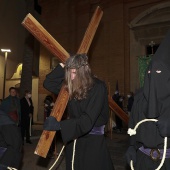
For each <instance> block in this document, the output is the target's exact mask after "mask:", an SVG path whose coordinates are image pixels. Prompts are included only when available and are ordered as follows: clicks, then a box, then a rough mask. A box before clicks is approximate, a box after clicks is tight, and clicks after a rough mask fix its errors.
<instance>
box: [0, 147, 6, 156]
mask: <svg viewBox="0 0 170 170" xmlns="http://www.w3.org/2000/svg"><path fill="white" fill-rule="evenodd" d="M6 150H7V148H3V147H0V158H1V157H2V156H3V154H4V153H5V151H6Z"/></svg>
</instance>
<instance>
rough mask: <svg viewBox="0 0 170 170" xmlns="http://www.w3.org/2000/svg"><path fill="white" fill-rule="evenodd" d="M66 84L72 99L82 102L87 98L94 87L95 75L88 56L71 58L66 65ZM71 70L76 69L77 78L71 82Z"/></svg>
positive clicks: (81, 55)
mask: <svg viewBox="0 0 170 170" xmlns="http://www.w3.org/2000/svg"><path fill="white" fill-rule="evenodd" d="M65 69H66V74H65V83H66V86H67V88H68V92H69V95H70V99H73V98H74V99H77V100H82V99H84V98H86V97H87V93H88V91H89V90H90V89H91V87H92V86H93V75H92V73H91V69H90V67H89V63H88V57H87V55H86V54H76V55H74V56H71V57H70V58H69V59H68V60H67V61H66V65H65ZM71 69H76V76H75V78H74V80H71Z"/></svg>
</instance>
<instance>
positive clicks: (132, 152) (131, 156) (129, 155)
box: [125, 146, 136, 165]
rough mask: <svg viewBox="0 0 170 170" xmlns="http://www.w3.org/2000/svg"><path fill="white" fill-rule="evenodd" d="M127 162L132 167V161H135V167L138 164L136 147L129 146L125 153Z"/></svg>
mask: <svg viewBox="0 0 170 170" xmlns="http://www.w3.org/2000/svg"><path fill="white" fill-rule="evenodd" d="M125 157H126V161H127V163H128V164H129V165H130V161H131V160H132V161H133V165H134V164H135V163H136V149H135V147H134V146H129V148H128V149H127V151H126V153H125Z"/></svg>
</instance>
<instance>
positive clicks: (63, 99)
mask: <svg viewBox="0 0 170 170" xmlns="http://www.w3.org/2000/svg"><path fill="white" fill-rule="evenodd" d="M102 15H103V11H102V10H101V8H100V7H97V8H96V10H95V12H94V14H93V17H92V19H91V21H90V23H89V26H88V28H87V30H86V32H85V35H84V38H83V40H82V42H81V45H80V47H79V49H78V51H77V53H87V52H88V50H89V47H90V45H91V42H92V40H93V37H94V35H95V32H96V30H97V27H98V25H99V22H100V20H101V17H102ZM22 25H23V26H24V27H25V28H26V29H27V30H28V31H29V32H31V33H32V34H33V35H34V36H35V38H37V39H38V40H39V41H40V42H41V43H42V44H43V45H44V46H45V47H46V48H47V49H48V50H49V51H51V53H52V54H54V55H55V56H56V57H57V58H59V60H60V61H61V62H65V61H66V60H67V59H68V58H69V53H68V52H67V51H66V50H65V49H64V48H63V47H62V46H61V45H60V44H59V43H58V42H57V41H56V40H55V39H54V38H53V37H52V36H51V35H50V34H49V33H48V32H47V31H46V30H45V29H44V28H43V27H42V25H41V24H40V23H39V22H38V21H36V19H35V18H34V17H33V16H32V15H31V14H28V15H27V16H26V17H25V19H24V20H23V22H22ZM68 99H69V94H68V92H67V90H66V89H65V87H64V86H62V88H61V90H60V93H59V95H58V97H57V100H56V102H55V105H54V107H53V110H52V112H51V114H50V116H54V117H55V118H56V119H57V120H58V121H60V120H61V118H62V115H63V113H64V110H65V108H66V105H67V102H68ZM113 102H114V101H113ZM119 117H122V115H119ZM123 118H124V113H123ZM126 121H127V119H126ZM55 133H56V132H55V131H46V130H44V131H43V133H42V135H41V137H40V140H39V142H38V144H37V147H36V149H35V152H34V153H35V154H37V155H39V156H42V157H44V158H45V157H46V156H47V153H48V151H49V148H50V146H51V143H52V140H53V138H54V136H55Z"/></svg>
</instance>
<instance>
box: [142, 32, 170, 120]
mask: <svg viewBox="0 0 170 170" xmlns="http://www.w3.org/2000/svg"><path fill="white" fill-rule="evenodd" d="M144 96H145V99H146V101H147V102H146V103H147V104H146V106H145V108H144V114H145V115H146V117H147V118H157V117H159V116H160V115H161V114H162V113H164V112H165V110H166V111H167V110H168V109H169V111H170V31H169V32H168V34H167V35H166V37H165V38H164V40H163V41H162V43H161V44H160V46H159V48H158V49H157V51H156V53H155V54H154V56H153V57H152V60H151V62H150V65H149V66H148V69H147V71H146V75H145V82H144Z"/></svg>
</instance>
